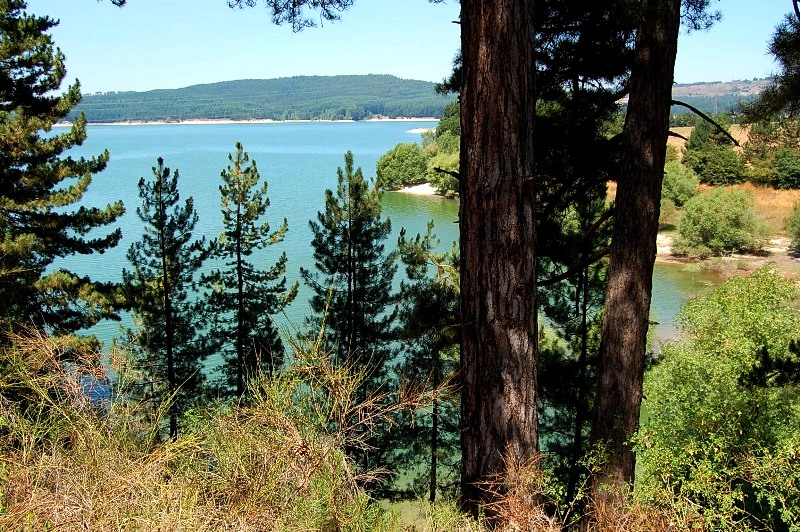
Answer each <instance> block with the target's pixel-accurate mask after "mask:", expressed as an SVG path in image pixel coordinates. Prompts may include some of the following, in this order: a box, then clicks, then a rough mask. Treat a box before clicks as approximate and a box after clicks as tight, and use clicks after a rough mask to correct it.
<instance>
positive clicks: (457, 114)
mask: <svg viewBox="0 0 800 532" xmlns="http://www.w3.org/2000/svg"><path fill="white" fill-rule="evenodd" d="M445 133H450V135H452V136H453V137H460V136H461V106H460V104H459V102H458V100H456V101H454V102H450V103H449V104H447V105H446V106H445V108H444V110H443V111H442V118H441V119H440V120H439V125H437V126H436V137H437V138H439V137H441V136H442V135H444V134H445Z"/></svg>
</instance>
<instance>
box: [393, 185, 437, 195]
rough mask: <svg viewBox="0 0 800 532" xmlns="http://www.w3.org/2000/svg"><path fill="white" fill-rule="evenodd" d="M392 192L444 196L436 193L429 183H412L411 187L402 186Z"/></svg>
mask: <svg viewBox="0 0 800 532" xmlns="http://www.w3.org/2000/svg"><path fill="white" fill-rule="evenodd" d="M392 192H399V193H400V194H411V195H413V196H436V197H440V198H444V196H442V195H440V194H437V193H436V189H435V188H433V187H432V186H431V184H430V183H422V184H421V185H414V186H413V187H403V188H399V189H397V190H393V191H392Z"/></svg>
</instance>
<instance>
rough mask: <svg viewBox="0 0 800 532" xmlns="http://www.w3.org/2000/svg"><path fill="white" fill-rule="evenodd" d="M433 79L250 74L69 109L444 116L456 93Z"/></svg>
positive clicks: (96, 115)
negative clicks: (438, 87)
mask: <svg viewBox="0 0 800 532" xmlns="http://www.w3.org/2000/svg"><path fill="white" fill-rule="evenodd" d="M434 87H435V84H434V83H431V82H428V81H416V80H407V79H400V78H398V77H395V76H389V75H373V74H370V75H363V76H355V75H353V76H297V77H291V78H278V79H248V80H238V81H224V82H220V83H210V84H204V85H193V86H191V87H185V88H182V89H162V90H153V91H147V92H109V93H102V94H89V95H85V96H84V98H83V101H82V102H81V103H80V104H79V105H78V106H77V107H76V108H75V109H74V110H73V112H72V113H71V114H70V115H69V116H70V119H74V118H75V117H76V116H78V115H79V114H80V113H85V114H86V118H87V119H88V120H89V122H122V121H128V120H145V121H151V120H167V121H172V120H175V121H178V120H191V119H200V118H209V119H230V120H247V119H273V120H362V119H365V118H371V117H376V116H388V117H390V118H395V117H423V116H424V117H429V116H433V117H439V116H441V114H442V110H443V109H444V107H445V106H446V105H447V104H448V103H450V102H451V101H453V100H454V97H453V96H443V95H439V94H436V92H435V89H434Z"/></svg>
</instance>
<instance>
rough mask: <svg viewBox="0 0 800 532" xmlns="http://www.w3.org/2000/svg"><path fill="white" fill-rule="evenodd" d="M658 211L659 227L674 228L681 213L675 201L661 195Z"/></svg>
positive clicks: (664, 228)
mask: <svg viewBox="0 0 800 532" xmlns="http://www.w3.org/2000/svg"><path fill="white" fill-rule="evenodd" d="M659 212H660V214H659V216H658V226H659V229H663V230H670V229H674V228H675V226H676V225H678V222H679V221H680V219H681V213H680V211H678V208H677V207H676V206H675V202H674V201H672V200H671V199H669V198H665V197H663V196H662V198H661V209H660V211H659Z"/></svg>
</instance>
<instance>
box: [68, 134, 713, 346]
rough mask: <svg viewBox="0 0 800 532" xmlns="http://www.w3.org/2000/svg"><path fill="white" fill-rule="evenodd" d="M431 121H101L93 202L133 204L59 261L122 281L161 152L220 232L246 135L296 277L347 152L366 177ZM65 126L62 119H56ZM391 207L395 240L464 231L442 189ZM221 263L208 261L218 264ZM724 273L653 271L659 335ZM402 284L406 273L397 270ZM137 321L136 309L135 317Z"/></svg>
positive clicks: (399, 196) (201, 227)
mask: <svg viewBox="0 0 800 532" xmlns="http://www.w3.org/2000/svg"><path fill="white" fill-rule="evenodd" d="M435 125H436V123H435V122H430V121H410V120H409V121H405V120H404V121H378V122H302V123H251V124H202V125H198V124H152V125H130V126H129V125H114V126H101V125H92V126H89V128H88V138H87V140H86V142H85V143H84V145H83V146H81V147H79V148H76V149H75V150H74V151H73V153H74V154H77V155H84V156H91V155H96V154H98V153H101V152H102V150H104V149H108V150H109V152H110V153H111V160H110V162H109V164H108V167H107V169H106V170H105V171H104V172H102V173H101V174H98V175H97V176H95V177H94V180H93V182H92V185H91V186H90V187H89V190H88V191H87V193H86V195H85V197H84V204H86V205H93V206H104V205H106V204H107V203H109V202H113V201H116V200H118V199H121V200H123V202H124V203H125V206H126V209H127V212H126V214H125V215H124V216H123V217H122V219H121V220H119V221H118V226H119V227H120V228H121V229H122V232H123V239H122V242H121V244H120V245H119V246H118V247H117V248H116V249H114V250H111V251H109V252H107V253H106V254H104V255H94V256H89V257H83V256H81V257H71V258H68V259H65V260H64V261H62V262H60V263H59V264H58V265H61V266H66V267H68V268H69V269H72V270H73V271H75V272H76V273H79V274H90V275H91V276H92V278H94V279H96V280H101V281H118V280H120V279H121V271H122V269H123V268H126V267H129V266H128V263H127V260H126V258H125V254H126V252H127V250H128V248H129V247H130V244H131V243H132V242H134V241H136V240H138V239H139V237H140V235H141V231H142V225H141V222H140V221H139V219H138V217H137V215H136V207H137V206H138V205H139V203H140V200H139V196H138V187H137V183H138V181H139V178H140V177H145V178H150V177H151V176H152V170H151V168H152V167H153V166H155V165H156V159H157V157H163V158H164V164H165V165H166V166H168V167H170V168H171V169H173V171H174V170H176V169H177V170H179V172H180V185H179V186H180V191H181V196H182V198H187V197H189V196H192V197H193V198H194V203H195V209H196V211H197V213H198V215H199V222H198V226H197V229H196V234H197V235H198V236H200V235H205V236H206V237H207V238H213V237H216V236H217V235H218V234H219V233H220V232H221V230H222V222H221V214H220V203H219V201H220V200H219V188H218V187H219V184H220V183H221V178H220V172H221V171H222V170H224V169H225V168H226V167H227V165H228V154H229V153H230V152H231V151H233V149H234V145H235V143H236V142H237V141H238V142H241V143H242V144H243V145H244V149H245V151H247V152H248V153H249V154H250V157H251V160H255V161H256V163H257V165H258V170H259V173H260V174H261V178H262V179H264V180H266V181H267V182H268V183H269V190H268V196H269V198H270V201H271V206H270V207H269V209H268V210H267V216H266V218H267V220H268V221H269V222H270V224H271V225H272V227H278V225H279V224H280V223H281V222H282V221H283V218H284V217H285V218H286V219H287V221H288V224H289V231H288V233H287V236H286V239H285V240H284V241H283V242H282V243H280V244H277V245H274V246H270V247H269V248H268V249H267V250H266V251H265V253H263V254H261V255H260V256H257V257H255V260H254V262H256V263H258V261H259V260H260V261H263V264H264V265H265V266H268V265H271V264H272V263H274V262H275V260H276V258H277V257H278V256H279V254H280V253H281V252H286V255H287V257H288V262H287V273H286V277H287V280H288V281H289V282H290V283H292V282H294V281H296V280H299V278H300V274H299V270H300V267H301V266H302V267H306V268H313V255H312V249H311V246H310V242H311V238H312V234H311V230H310V229H309V226H308V222H309V220H311V219H316V214H317V212H318V211H319V210H321V209H323V207H324V191H325V189H328V188H330V189H335V187H336V179H337V177H336V170H337V167H339V166H342V165H343V164H344V153H345V152H346V151H348V150H350V151H352V152H353V155H354V159H355V165H356V166H360V167H362V169H363V172H364V175H365V176H367V177H374V176H375V164H376V162H377V160H378V158H379V157H380V156H381V155H382V154H383V153H385V152H386V151H388V150H389V149H390V148H392V147H394V146H395V145H396V144H397V143H399V142H418V141H419V140H420V135H419V134H418V133H414V132H412V131H411V130H413V129H416V128H428V127H435ZM56 130H57V131H58V128H56ZM383 209H384V210H383V213H384V216H388V217H389V218H390V219H391V221H392V236H391V238H390V241H389V245H392V246H393V245H395V244H396V242H397V236H398V234H399V232H400V228H402V227H405V228H406V231H407V232H408V233H409V234H410V235H412V236H413V235H414V234H416V233H418V232H419V233H421V232H424V231H425V228H426V224H427V222H428V221H430V220H434V222H435V224H436V227H435V232H436V234H437V235H438V236H439V238H440V240H441V243H442V244H441V245H442V247H443V248H449V247H450V245H451V243H452V242H454V241H456V240H457V239H458V225H457V223H456V220H457V216H458V203H457V201H455V200H447V199H444V198H439V197H427V196H415V195H410V194H403V193H398V192H388V193H386V194H385V195H384V198H383ZM211 267H212V265H210V264H209V265H208V266H207V268H208V269H210V268H211ZM716 282H718V280H717V278H716V276H714V275H713V274H709V273H704V272H697V273H693V272H687V271H685V268H683V266H682V265H676V264H657V265H656V271H655V273H654V277H653V305H652V307H653V311H652V313H653V319H654V320H655V321H657V322H659V323H660V325H659V328H658V331H657V336H658V337H660V338H668V337H671V336H674V334H675V330H674V327H673V326H672V320H673V318H674V316H675V314H676V313H677V311H678V310H679V309H680V307H681V305H682V304H683V303H684V302H685V301H686V300H687V299H688V298H690V297H692V296H693V295H695V294H697V293H698V292H699V291H701V290H703V289H704V288H705V287H707V286H709V285H710V284H714V283H716ZM397 283H398V284H399V276H398V279H397ZM310 295H311V292H310V290H308V289H307V288H306V287H304V286H303V285H302V283H301V287H300V293H299V295H298V297H297V299H296V300H295V302H294V303H293V304H292V305H291V306H290V307H289V308H287V310H286V312H285V316H283V317H280V319H279V322H280V324H281V325H283V326H287V325H291V324H295V325H301V324H302V322H303V318H304V317H305V316H306V315H308V313H309V306H308V299H309V297H310ZM125 321H127V322H128V323H130V320H129V319H126V320H125ZM91 332H93V333H95V334H97V335H98V337H99V338H100V339H102V340H104V341H108V340H111V339H112V338H114V337H116V336H118V335H119V333H120V326H119V324H118V323H115V322H104V323H100V324H98V325H97V326H95V327H94V328H93V329H92V330H91Z"/></svg>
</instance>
